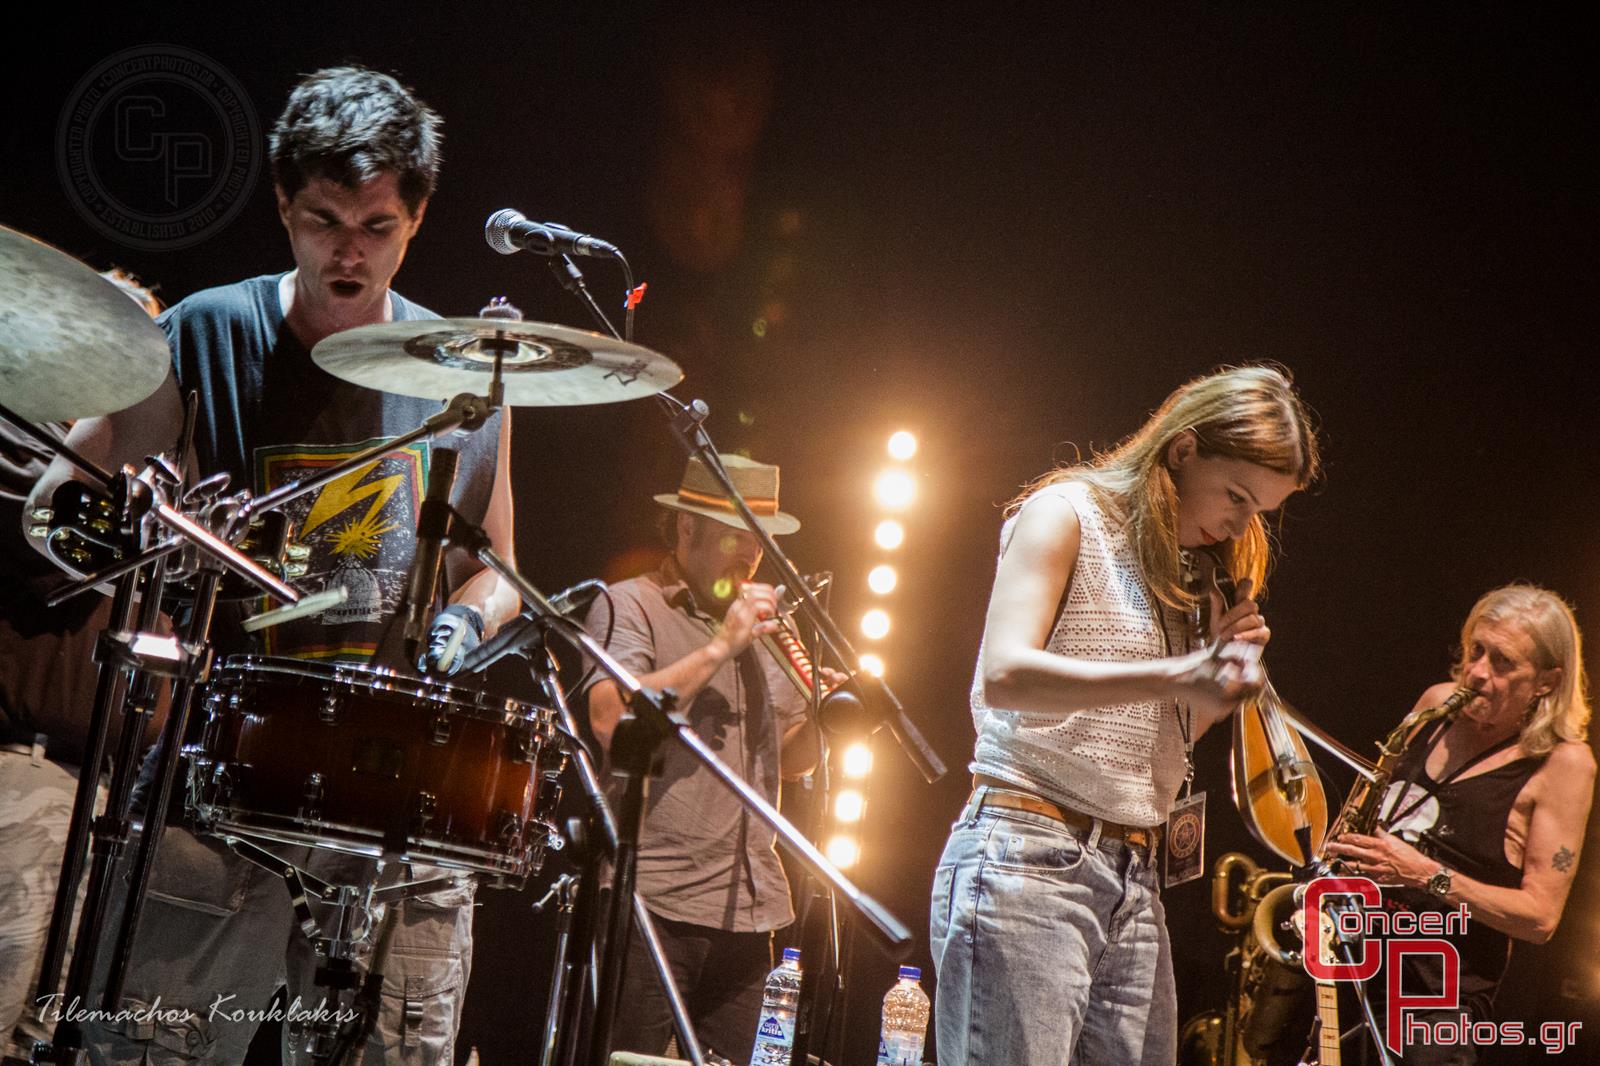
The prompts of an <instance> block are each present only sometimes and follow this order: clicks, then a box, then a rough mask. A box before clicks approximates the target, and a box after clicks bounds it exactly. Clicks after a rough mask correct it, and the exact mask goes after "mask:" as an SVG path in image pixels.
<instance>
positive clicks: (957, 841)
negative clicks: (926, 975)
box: [930, 790, 1178, 1066]
mask: <svg viewBox="0 0 1600 1066" xmlns="http://www.w3.org/2000/svg"><path fill="white" fill-rule="evenodd" d="M983 791H984V790H979V794H980V795H981V793H982V792H983ZM1157 876H1158V875H1157V872H1156V870H1155V864H1154V857H1153V856H1150V855H1147V854H1145V849H1143V848H1139V847H1130V846H1128V845H1127V844H1124V843H1123V842H1122V841H1120V840H1109V839H1102V838H1101V833H1100V823H1099V822H1096V823H1095V825H1094V828H1093V829H1092V830H1082V829H1072V828H1069V827H1067V826H1065V825H1063V824H1062V823H1060V822H1058V821H1056V820H1055V819H1053V818H1050V817H1047V816H1045V815H1041V814H1032V813H1030V812H1027V811H1018V810H1010V809H1006V808H995V807H990V808H981V809H980V807H979V801H978V799H977V798H976V797H975V798H974V799H973V800H969V801H968V803H967V806H966V809H964V810H963V811H962V812H961V817H960V819H959V820H958V821H957V822H956V823H955V825H954V826H953V827H952V828H951V832H950V839H949V841H948V842H947V843H946V844H945V848H944V855H943V856H942V857H941V858H940V860H939V868H938V870H937V871H936V872H935V874H934V878H933V905H932V910H931V917H930V938H931V940H932V945H933V961H934V967H935V968H936V970H937V972H938V975H939V981H938V988H937V993H936V994H937V1003H936V1006H935V1027H936V1032H937V1033H938V1039H939V1044H938V1055H939V1064H940V1066H966V1064H969V1063H970V1064H972V1066H1002V1064H1003V1066H1035V1064H1036V1066H1067V1064H1068V1063H1086V1064H1091V1066H1100V1064H1112V1066H1136V1064H1139V1066H1142V1064H1151V1066H1155V1064H1160V1066H1171V1064H1172V1063H1173V1062H1174V1061H1175V1060H1176V1058H1177V1046H1178V1028H1177V1016H1178V1002H1177V992H1176V990H1175V987H1174V985H1173V979H1172V946H1171V944H1170V942H1169V941H1168V939H1167V926H1166V912H1165V911H1164V910H1163V909H1162V907H1161V897H1160V890H1159V883H1158V881H1157Z"/></svg>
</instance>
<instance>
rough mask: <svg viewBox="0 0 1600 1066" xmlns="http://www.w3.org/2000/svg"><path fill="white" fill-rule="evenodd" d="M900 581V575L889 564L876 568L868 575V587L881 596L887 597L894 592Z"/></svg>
mask: <svg viewBox="0 0 1600 1066" xmlns="http://www.w3.org/2000/svg"><path fill="white" fill-rule="evenodd" d="M899 580H900V575H898V574H896V573H895V572H894V567H892V566H890V565H889V564H887V563H883V564H881V565H879V566H874V567H873V568H872V569H871V570H870V571H868V573H867V587H868V588H870V589H871V590H872V591H873V592H876V593H877V594H878V595H880V596H887V595H888V594H889V593H891V592H893V591H894V586H895V584H896V583H897V582H898V581H899Z"/></svg>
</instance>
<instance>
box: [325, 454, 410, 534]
mask: <svg viewBox="0 0 1600 1066" xmlns="http://www.w3.org/2000/svg"><path fill="white" fill-rule="evenodd" d="M379 462H381V460H374V461H373V462H371V463H369V464H367V465H366V466H363V467H361V468H360V469H358V470H353V471H351V472H350V473H348V474H346V475H345V476H344V477H342V478H339V479H337V480H335V481H330V482H329V483H328V484H327V485H326V486H324V487H323V489H322V491H321V492H320V493H318V494H317V502H316V503H314V504H312V505H311V511H310V513H309V514H307V515H306V520H305V524H304V525H303V526H302V527H301V529H300V535H301V536H307V535H309V534H310V533H311V531H312V530H314V529H316V528H317V527H318V526H320V525H322V524H323V523H324V522H327V521H328V520H329V519H332V518H337V517H338V516H339V515H341V514H343V513H344V512H345V511H347V510H349V509H350V508H352V507H354V506H356V505H357V504H359V503H360V502H361V501H362V500H365V499H368V498H371V500H372V503H371V505H370V506H368V508H367V513H366V515H365V516H364V518H363V520H364V521H368V522H370V521H371V520H372V519H373V518H374V517H375V516H376V515H377V514H378V512H379V511H382V510H383V505H384V504H386V503H388V502H389V497H391V496H393V495H394V494H395V491H396V490H398V489H399V488H400V483H401V482H403V481H404V480H405V475H404V474H395V475H393V476H391V477H384V478H379V479H378V480H376V481H374V482H372V483H370V484H367V485H362V484H360V482H361V479H362V478H364V477H366V476H367V475H368V474H370V473H372V472H373V470H375V469H377V466H378V463H379Z"/></svg>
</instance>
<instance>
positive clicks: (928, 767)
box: [551, 256, 945, 785]
mask: <svg viewBox="0 0 1600 1066" xmlns="http://www.w3.org/2000/svg"><path fill="white" fill-rule="evenodd" d="M557 260H560V261H561V262H560V263H559V264H558V263H557ZM623 262H624V263H626V260H623ZM551 269H552V270H553V271H555V274H556V278H557V280H558V281H560V282H561V284H562V287H563V288H565V289H567V291H568V292H571V293H573V294H574V295H576V296H578V297H579V299H580V300H582V301H583V304H584V306H585V307H586V308H587V309H588V310H589V313H590V315H592V316H593V317H594V319H595V321H596V322H597V323H598V324H599V325H600V327H601V328H602V329H605V330H606V331H608V332H609V333H610V334H611V335H612V336H613V337H616V338H617V339H618V340H622V339H623V338H622V336H621V334H619V333H617V331H616V328H615V327H614V326H612V324H611V321H610V319H608V318H606V315H605V312H603V311H601V310H600V306H599V305H598V304H597V303H595V301H594V297H593V296H591V295H590V293H589V289H588V286H587V285H585V284H584V281H583V272H582V271H581V270H579V269H578V266H577V264H576V263H574V262H573V261H572V259H571V258H570V257H568V256H557V257H555V258H554V259H552V261H551ZM656 400H657V401H658V402H659V403H660V404H661V406H662V408H663V410H664V411H665V412H666V414H667V416H668V419H669V421H670V423H671V428H672V432H673V436H674V437H675V438H676V439H677V441H678V444H679V446H680V447H682V448H683V451H684V455H685V457H686V458H691V459H692V458H695V457H698V458H699V459H700V461H701V462H702V463H703V464H704V465H705V467H706V469H707V470H709V471H710V472H711V475H712V477H714V478H715V479H716V481H717V483H718V485H719V486H720V487H721V488H722V490H723V492H725V493H726V494H727V497H728V499H729V500H730V501H731V502H732V503H733V506H734V510H735V511H736V512H737V513H738V515H739V517H740V519H742V520H743V522H744V525H745V528H746V529H748V530H749V531H750V532H751V533H752V534H754V536H755V538H756V540H757V541H759V542H760V544H761V548H762V560H763V562H765V563H767V564H769V565H771V566H772V567H773V569H775V570H777V572H778V578H779V581H780V582H781V583H783V584H785V585H787V586H788V587H789V588H790V589H792V590H793V591H794V592H795V594H796V595H797V596H799V598H800V600H799V605H798V606H799V609H800V610H801V612H802V613H803V614H804V615H805V617H806V619H807V620H808V621H809V622H810V623H811V624H812V625H814V626H815V627H816V628H817V632H818V633H819V634H821V637H822V640H823V642H824V643H825V644H826V645H827V647H828V650H829V651H831V652H832V653H833V654H834V656H835V657H836V658H837V659H838V661H839V662H840V663H843V664H844V665H845V667H846V669H847V670H849V671H850V672H851V674H852V677H851V680H850V684H851V686H852V687H853V688H854V689H855V690H856V691H857V693H858V694H859V695H860V698H861V702H862V704H863V706H864V708H865V711H866V715H867V717H868V719H869V721H870V723H871V728H873V729H876V728H877V727H878V726H879V725H886V726H888V728H889V732H890V733H891V734H892V735H893V736H894V738H895V741H896V742H897V743H898V744H899V745H900V748H901V750H902V751H904V752H905V753H906V756H907V757H908V758H909V759H910V760H911V761H912V763H913V764H914V765H915V766H916V768H917V771H918V772H919V773H920V774H922V777H923V780H925V781H927V782H928V783H929V784H930V785H931V784H933V783H934V782H935V781H937V780H939V779H940V778H941V777H943V776H944V775H945V765H944V762H943V761H942V760H940V758H939V756H938V755H937V754H936V753H935V752H934V750H933V748H932V747H931V746H929V744H928V742H927V741H926V740H924V739H923V737H922V734H921V732H920V731H918V729H917V727H916V726H915V725H913V724H912V722H911V719H910V718H908V717H906V713H905V708H904V707H903V706H902V705H901V703H900V701H899V699H898V698H897V697H896V696H895V694H894V692H893V690H891V689H890V688H889V686H888V684H887V683H886V682H885V681H884V680H883V679H882V678H877V677H873V676H872V675H871V674H868V673H866V672H865V671H863V670H858V669H856V668H855V667H856V664H857V663H859V661H860V657H859V656H857V654H856V652H855V649H854V648H853V647H851V645H850V642H849V641H848V640H847V639H846V638H845V635H844V633H843V632H842V631H841V630H840V629H839V626H838V625H837V624H836V623H835V622H834V620H833V619H832V617H830V616H829V614H828V612H827V611H826V610H824V609H823V607H822V604H821V603H820V602H819V601H818V600H817V597H816V595H815V594H814V593H813V592H812V591H811V589H810V588H809V587H808V586H807V585H806V583H805V581H803V580H802V579H801V577H800V571H799V570H798V569H796V568H795V565H794V563H793V562H791V561H790V559H789V557H788V556H787V555H785V554H784V553H783V549H782V548H780V547H778V542H777V541H776V540H774V539H773V537H772V534H770V533H768V532H767V531H766V530H765V529H764V528H762V526H761V523H760V522H758V521H757V520H756V516H755V514H754V513H752V512H751V510H750V506H749V504H747V503H746V502H745V499H744V497H743V496H742V495H740V494H739V490H738V489H737V488H736V487H734V484H733V479H732V477H730V476H729V474H728V471H727V470H726V469H725V468H724V467H723V465H722V460H721V459H720V458H719V456H718V454H717V450H716V448H715V447H714V446H713V445H712V443H711V437H710V436H709V435H708V434H707V433H706V430H705V419H706V417H707V416H708V415H710V413H711V408H710V407H708V406H707V405H706V403H705V402H704V401H703V400H694V401H692V402H691V403H688V404H685V403H683V402H682V401H681V400H679V399H677V398H676V397H675V396H673V395H672V394H671V393H667V392H661V393H657V394H656ZM813 661H814V662H815V661H819V660H815V659H814V660H813Z"/></svg>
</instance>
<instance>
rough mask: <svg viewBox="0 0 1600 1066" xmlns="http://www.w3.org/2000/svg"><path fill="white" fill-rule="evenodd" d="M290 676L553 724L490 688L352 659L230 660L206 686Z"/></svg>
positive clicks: (546, 712) (544, 713)
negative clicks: (255, 677) (234, 678)
mask: <svg viewBox="0 0 1600 1066" xmlns="http://www.w3.org/2000/svg"><path fill="white" fill-rule="evenodd" d="M250 674H258V675H271V674H286V675H292V676H298V677H303V678H310V679H312V680H315V681H318V682H323V683H326V684H341V685H358V686H360V687H362V688H366V689H372V690H380V691H388V692H397V693H400V694H401V695H405V696H410V697H412V698H417V699H428V700H433V701H434V702H437V703H441V704H445V705H449V706H451V707H453V708H454V709H456V710H464V709H466V708H472V709H474V710H483V711H488V712H490V713H491V714H492V715H494V716H495V717H496V718H500V717H501V716H504V715H506V714H511V715H514V716H515V717H517V718H518V719H521V720H524V721H527V722H529V723H531V724H543V723H546V722H550V721H553V720H554V717H555V712H554V711H553V710H552V709H550V708H548V707H543V706H540V705H539V704H537V703H530V702H528V701H527V700H519V699H514V698H512V697H510V696H495V695H492V694H491V693H490V692H489V691H488V690H486V689H473V688H467V687H466V686H464V685H452V684H449V683H447V682H444V681H436V680H434V679H433V678H430V677H419V676H418V675H416V674H410V673H404V672H402V671H399V670H396V669H394V668H393V667H388V666H373V665H372V664H370V663H360V662H353V661H350V660H347V659H336V660H327V661H323V660H319V659H296V658H293V657H291V656H287V655H256V654H240V655H230V656H228V657H227V658H225V659H223V660H222V662H221V663H220V664H218V665H217V666H215V667H213V668H212V670H211V676H210V677H209V678H208V679H207V682H206V684H207V687H208V688H215V687H218V686H220V685H221V684H222V683H224V682H225V681H226V680H227V679H228V678H229V676H248V675H250Z"/></svg>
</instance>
